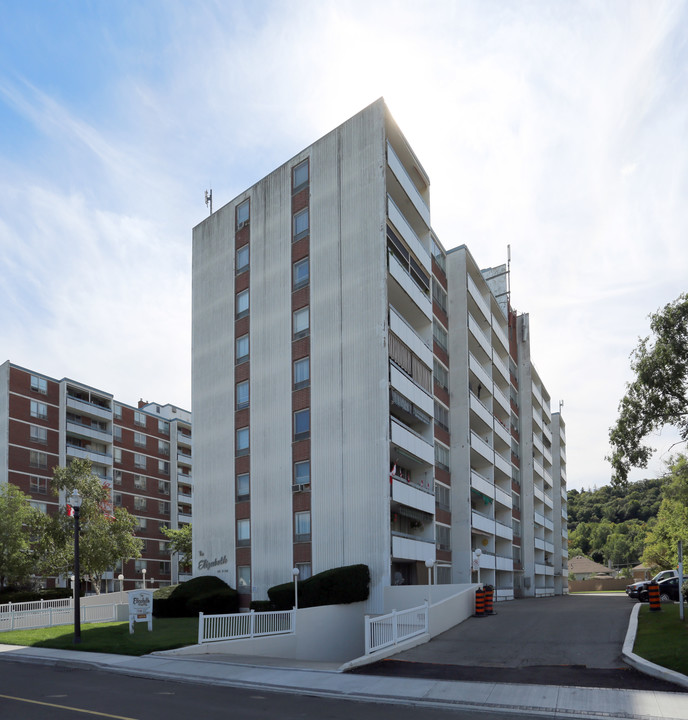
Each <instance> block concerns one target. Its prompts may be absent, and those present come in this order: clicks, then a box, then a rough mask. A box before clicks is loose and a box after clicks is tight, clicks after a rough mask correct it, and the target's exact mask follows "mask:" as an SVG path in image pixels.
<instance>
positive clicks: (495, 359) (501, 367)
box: [492, 353, 511, 384]
mask: <svg viewBox="0 0 688 720" xmlns="http://www.w3.org/2000/svg"><path fill="white" fill-rule="evenodd" d="M492 364H493V365H494V366H495V368H496V369H497V370H498V371H499V373H500V375H501V376H502V377H503V378H504V380H505V382H506V383H507V384H508V383H509V382H511V379H510V378H509V368H508V366H507V364H506V363H505V362H504V360H502V358H500V357H499V355H497V354H496V353H493V354H492Z"/></svg>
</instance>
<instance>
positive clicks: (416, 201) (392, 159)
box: [387, 143, 430, 229]
mask: <svg viewBox="0 0 688 720" xmlns="http://www.w3.org/2000/svg"><path fill="white" fill-rule="evenodd" d="M387 164H388V165H389V169H390V170H391V171H392V172H393V173H394V177H395V178H396V179H397V180H398V181H399V185H401V187H402V188H404V192H405V193H406V195H407V196H408V198H409V200H410V201H411V202H412V203H413V207H415V208H416V210H417V211H418V214H419V215H420V216H421V217H422V218H423V222H424V223H425V224H426V225H427V226H428V229H429V228H430V209H429V208H428V206H427V205H426V204H425V200H423V196H422V195H421V194H420V193H419V192H418V188H416V186H415V184H414V182H413V180H411V178H410V177H409V174H408V172H406V168H405V167H404V165H403V163H402V162H401V160H399V158H398V156H397V154H396V153H395V152H394V150H393V148H392V146H391V145H390V144H389V143H387Z"/></svg>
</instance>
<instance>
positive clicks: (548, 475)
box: [544, 469, 553, 487]
mask: <svg viewBox="0 0 688 720" xmlns="http://www.w3.org/2000/svg"><path fill="white" fill-rule="evenodd" d="M544 474H545V483H546V484H547V485H549V487H553V484H552V475H551V473H550V471H549V470H547V469H545V473H544Z"/></svg>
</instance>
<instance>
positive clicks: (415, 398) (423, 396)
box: [389, 364, 435, 417]
mask: <svg viewBox="0 0 688 720" xmlns="http://www.w3.org/2000/svg"><path fill="white" fill-rule="evenodd" d="M389 369H390V373H389V375H390V380H391V383H392V387H393V388H394V389H395V390H398V391H399V392H400V393H401V394H402V395H403V396H404V397H405V398H406V399H407V400H410V401H411V402H412V403H413V404H414V405H415V406H416V407H418V408H420V409H421V410H422V411H423V412H426V413H427V414H428V415H429V416H430V417H432V416H433V414H434V412H435V405H434V402H433V399H432V397H430V395H428V394H427V393H426V392H425V390H423V388H421V387H419V386H418V385H416V383H414V382H413V380H411V378H409V377H408V375H405V374H404V373H403V372H402V371H401V370H399V368H397V367H395V366H394V365H391V364H390V368H389Z"/></svg>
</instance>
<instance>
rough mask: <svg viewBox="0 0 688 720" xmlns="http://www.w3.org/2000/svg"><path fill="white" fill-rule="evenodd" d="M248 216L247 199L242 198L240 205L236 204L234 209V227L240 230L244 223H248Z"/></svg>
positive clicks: (248, 206)
mask: <svg viewBox="0 0 688 720" xmlns="http://www.w3.org/2000/svg"><path fill="white" fill-rule="evenodd" d="M249 217H250V205H249V201H248V200H244V202H242V203H241V205H237V209H236V227H237V230H241V228H242V227H244V225H248V221H249Z"/></svg>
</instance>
